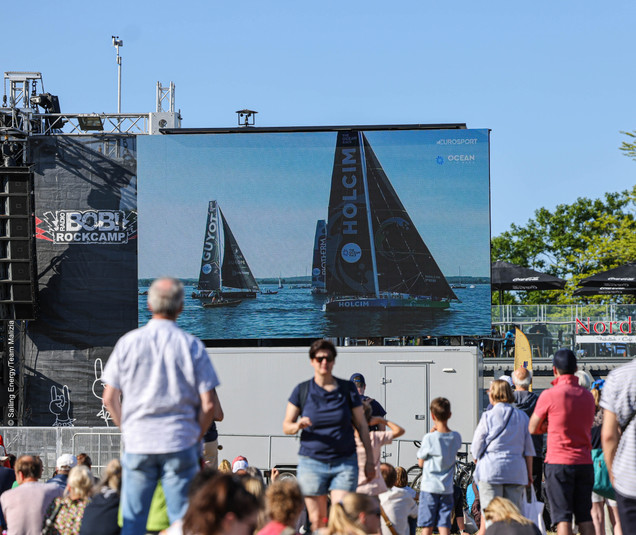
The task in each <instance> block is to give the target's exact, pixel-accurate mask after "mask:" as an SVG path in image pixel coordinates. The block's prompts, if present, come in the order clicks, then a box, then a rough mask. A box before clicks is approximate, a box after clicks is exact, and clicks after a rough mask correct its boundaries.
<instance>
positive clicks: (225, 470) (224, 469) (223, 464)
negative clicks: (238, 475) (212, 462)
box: [219, 459, 232, 474]
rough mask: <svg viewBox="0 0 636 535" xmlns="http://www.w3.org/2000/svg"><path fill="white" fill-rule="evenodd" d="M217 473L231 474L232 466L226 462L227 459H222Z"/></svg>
mask: <svg viewBox="0 0 636 535" xmlns="http://www.w3.org/2000/svg"><path fill="white" fill-rule="evenodd" d="M219 472H223V473H224V474H231V473H232V465H231V464H230V461H228V460H227V459H223V460H222V461H221V464H220V465H219Z"/></svg>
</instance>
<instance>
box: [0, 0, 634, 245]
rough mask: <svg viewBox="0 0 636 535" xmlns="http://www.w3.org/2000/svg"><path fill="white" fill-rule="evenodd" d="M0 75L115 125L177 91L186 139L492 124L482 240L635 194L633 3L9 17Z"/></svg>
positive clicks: (8, 7)
mask: <svg viewBox="0 0 636 535" xmlns="http://www.w3.org/2000/svg"><path fill="white" fill-rule="evenodd" d="M2 19H3V21H5V22H6V24H5V25H4V28H3V42H4V43H5V44H4V45H3V47H2V48H1V49H0V67H1V68H2V71H10V70H19V71H28V70H36V71H41V72H42V74H43V77H44V85H45V89H46V90H47V91H49V92H51V93H54V94H57V95H59V97H60V103H61V106H62V110H63V111H66V112H75V113H88V112H114V111H115V110H116V106H117V70H116V64H115V49H114V48H113V47H112V45H111V35H119V36H120V38H122V39H123V40H124V47H123V48H122V49H121V53H122V56H123V102H122V108H123V110H122V111H124V112H149V111H153V110H154V106H155V84H156V82H157V81H162V82H163V83H165V84H167V83H168V82H170V81H174V82H175V84H176V102H177V107H178V108H179V109H180V110H181V113H182V116H183V126H186V127H204V126H208V127H216V126H233V125H235V124H236V117H235V114H234V111H235V110H238V109H241V108H245V107H247V108H251V109H255V110H257V111H259V114H258V116H257V125H261V126H292V125H312V124H322V125H325V124H399V123H443V122H465V123H467V124H468V126H469V128H490V129H492V136H491V190H492V191H491V195H492V196H491V198H492V231H493V235H497V234H498V233H500V232H502V231H503V230H506V229H507V228H508V227H509V226H510V224H511V223H513V222H515V223H519V224H523V223H524V222H525V221H527V219H528V218H529V217H531V216H532V215H533V212H534V210H535V209H537V208H539V207H541V206H545V207H547V208H553V207H554V206H555V205H557V204H559V203H569V202H573V201H574V200H575V199H576V198H577V197H580V196H587V197H598V196H600V195H602V194H603V193H604V192H606V191H619V190H624V189H626V188H628V187H631V186H632V185H633V184H634V182H635V179H634V176H635V172H636V162H633V161H631V160H629V159H628V158H626V157H624V156H623V155H622V154H621V153H620V151H619V150H618V146H619V145H620V143H621V141H622V139H623V138H624V136H622V135H621V134H620V131H621V130H633V129H636V113H635V112H634V106H633V91H634V88H635V87H636V71H635V70H634V69H633V29H634V27H635V26H636V3H634V2H633V1H631V0H630V1H613V2H608V3H604V4H601V3H598V2H592V1H588V0H584V1H578V2H571V1H563V2H553V1H544V0H539V1H536V2H532V3H523V4H522V3H518V2H504V1H491V2H474V1H468V0H466V1H463V0H459V1H450V2H427V1H422V0H408V1H406V0H404V1H400V0H396V1H394V2H379V1H373V0H365V1H361V0H350V1H348V2H342V1H331V0H321V1H320V2H298V1H287V0H277V1H276V2H262V1H237V2H219V1H211V0H208V1H183V2H179V3H175V2H167V1H163V0H153V1H152V2H150V1H146V0H140V1H135V2H126V3H124V2H109V3H96V2H86V1H81V2H80V1H75V0H70V1H65V2H58V3H51V2H50V1H47V2H44V1H42V0H31V1H30V2H29V3H28V8H25V7H24V6H23V5H21V4H20V3H16V2H14V3H5V4H4V5H3V7H2Z"/></svg>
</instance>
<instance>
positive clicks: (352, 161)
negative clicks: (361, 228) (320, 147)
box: [342, 148, 358, 234]
mask: <svg viewBox="0 0 636 535" xmlns="http://www.w3.org/2000/svg"><path fill="white" fill-rule="evenodd" d="M355 155H356V149H355V148H343V149H342V165H343V167H342V185H343V186H344V187H345V190H347V189H349V190H351V193H350V194H349V195H347V194H346V193H347V192H346V191H345V193H343V195H342V200H343V201H344V205H343V206H342V215H343V221H342V233H343V234H358V222H357V221H356V219H355V217H356V216H357V215H358V207H357V206H356V204H355V201H356V199H357V198H358V192H357V190H356V189H355V186H356V184H357V182H358V179H357V178H356V175H355V174H354V173H356V172H357V170H358V168H357V166H356V164H357V163H358V162H357V160H356V158H355ZM345 165H346V166H348V167H344V166H345ZM345 173H351V174H345ZM348 201H353V202H348Z"/></svg>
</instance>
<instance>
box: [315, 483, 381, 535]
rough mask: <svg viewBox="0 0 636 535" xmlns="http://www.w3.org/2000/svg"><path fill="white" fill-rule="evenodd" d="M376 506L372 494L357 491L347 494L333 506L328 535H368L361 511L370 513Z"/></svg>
mask: <svg viewBox="0 0 636 535" xmlns="http://www.w3.org/2000/svg"><path fill="white" fill-rule="evenodd" d="M376 507H377V504H376V502H375V500H374V499H373V498H372V497H371V496H367V495H366V494H358V493H355V492H351V493H349V494H347V495H346V496H345V497H344V498H343V499H342V501H341V502H340V503H336V504H332V506H331V511H330V513H329V523H328V524H327V531H326V533H327V535H335V534H336V533H338V534H341V535H342V534H346V535H367V532H366V531H365V529H364V526H363V525H362V522H360V518H359V517H360V514H361V513H370V512H371V511H372V510H373V509H375V508H376Z"/></svg>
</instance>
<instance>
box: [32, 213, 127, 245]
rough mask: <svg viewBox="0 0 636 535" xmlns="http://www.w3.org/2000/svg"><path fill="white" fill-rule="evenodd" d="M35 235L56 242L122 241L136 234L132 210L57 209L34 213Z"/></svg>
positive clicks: (104, 242)
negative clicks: (39, 214)
mask: <svg viewBox="0 0 636 535" xmlns="http://www.w3.org/2000/svg"><path fill="white" fill-rule="evenodd" d="M35 237H36V238H37V239H39V240H45V241H49V242H52V243H55V244H57V245H62V244H64V245H66V244H105V245H121V244H124V243H128V240H132V239H135V238H136V237H137V212H136V211H134V210H57V211H55V212H44V213H43V214H42V215H41V216H38V215H36V216H35Z"/></svg>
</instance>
